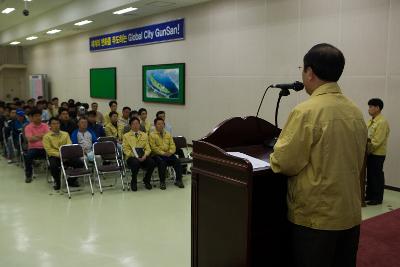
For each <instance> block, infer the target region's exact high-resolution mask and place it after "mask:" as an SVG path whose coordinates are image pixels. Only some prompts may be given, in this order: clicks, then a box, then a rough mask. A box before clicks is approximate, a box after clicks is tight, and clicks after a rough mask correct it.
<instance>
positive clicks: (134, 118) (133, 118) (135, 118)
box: [129, 117, 140, 125]
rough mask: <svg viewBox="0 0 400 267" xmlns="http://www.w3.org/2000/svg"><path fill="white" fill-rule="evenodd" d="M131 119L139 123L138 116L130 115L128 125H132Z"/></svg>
mask: <svg viewBox="0 0 400 267" xmlns="http://www.w3.org/2000/svg"><path fill="white" fill-rule="evenodd" d="M133 121H138V122H139V123H140V120H139V118H137V117H132V118H131V119H130V120H129V125H132V122H133Z"/></svg>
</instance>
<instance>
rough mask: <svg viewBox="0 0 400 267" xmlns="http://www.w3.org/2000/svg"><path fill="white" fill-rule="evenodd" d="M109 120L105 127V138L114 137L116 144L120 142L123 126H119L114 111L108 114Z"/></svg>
mask: <svg viewBox="0 0 400 267" xmlns="http://www.w3.org/2000/svg"><path fill="white" fill-rule="evenodd" d="M109 118H110V122H109V123H107V124H106V126H105V131H106V136H111V137H115V138H116V139H117V140H118V142H121V141H122V131H123V125H121V124H120V123H119V121H118V113H117V112H115V111H111V112H110V114H109Z"/></svg>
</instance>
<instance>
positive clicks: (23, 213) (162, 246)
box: [0, 159, 400, 267]
mask: <svg viewBox="0 0 400 267" xmlns="http://www.w3.org/2000/svg"><path fill="white" fill-rule="evenodd" d="M184 182H185V184H186V188H185V189H179V188H176V187H175V186H173V185H172V184H168V185H167V186H168V188H167V190H166V191H161V190H160V189H158V188H155V189H153V190H151V191H145V189H144V188H143V187H140V188H139V191H138V192H135V193H133V192H128V191H126V192H122V191H121V190H120V189H119V188H118V189H111V190H107V191H105V192H104V194H103V195H101V194H100V193H99V192H98V190H97V191H96V193H95V195H94V197H93V198H92V196H91V195H90V193H89V191H85V192H79V193H76V194H74V195H73V196H72V199H71V200H68V198H67V197H66V195H60V194H59V193H54V192H53V190H52V189H51V187H50V185H49V184H47V182H46V179H45V178H44V177H43V176H40V177H39V178H37V179H35V180H34V181H33V182H32V183H31V184H25V182H24V179H23V171H22V169H21V168H19V167H17V166H15V165H8V164H7V163H6V162H5V160H4V159H1V160H0V266H1V267H17V266H24V267H25V266H29V267H36V266H41V267H52V266H56V267H64V266H68V267H70V266H78V267H80V266H85V267H90V266H97V267H99V266H106V267H114V266H122V267H123V266H126V267H189V266H190V191H191V190H190V177H185V179H184ZM395 208H400V193H398V192H393V191H386V192H385V201H384V204H383V205H381V206H374V207H367V208H364V209H363V218H364V219H365V218H369V217H372V216H375V215H378V214H381V213H383V212H386V211H388V210H389V209H395Z"/></svg>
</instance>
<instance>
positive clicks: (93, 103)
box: [91, 102, 99, 105]
mask: <svg viewBox="0 0 400 267" xmlns="http://www.w3.org/2000/svg"><path fill="white" fill-rule="evenodd" d="M91 105H99V104H97V102H92V104H91Z"/></svg>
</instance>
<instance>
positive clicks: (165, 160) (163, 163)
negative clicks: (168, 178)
mask: <svg viewBox="0 0 400 267" xmlns="http://www.w3.org/2000/svg"><path fill="white" fill-rule="evenodd" d="M153 158H154V161H155V162H156V164H157V167H158V174H159V176H160V182H162V183H164V182H165V172H166V170H167V166H172V167H173V168H174V170H175V174H176V180H177V181H182V165H181V163H180V162H179V159H178V158H177V157H175V156H174V155H171V156H169V157H165V156H155V157H153Z"/></svg>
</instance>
